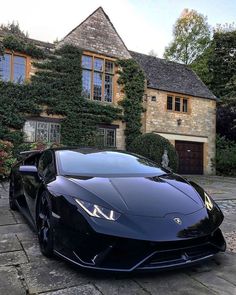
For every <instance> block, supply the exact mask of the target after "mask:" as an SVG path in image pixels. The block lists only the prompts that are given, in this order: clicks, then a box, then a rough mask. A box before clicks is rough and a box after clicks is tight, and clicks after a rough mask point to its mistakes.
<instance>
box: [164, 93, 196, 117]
mask: <svg viewBox="0 0 236 295" xmlns="http://www.w3.org/2000/svg"><path fill="white" fill-rule="evenodd" d="M169 96H171V97H172V98H173V101H172V110H169V109H168V108H167V98H168V97H169ZM175 98H180V111H176V110H175ZM184 99H186V100H187V112H183V100H184ZM166 111H167V112H174V113H178V114H187V115H190V114H191V98H190V97H189V96H188V95H183V94H177V93H167V94H166Z"/></svg>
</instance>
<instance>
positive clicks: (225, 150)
mask: <svg viewBox="0 0 236 295" xmlns="http://www.w3.org/2000/svg"><path fill="white" fill-rule="evenodd" d="M215 164H216V173H217V174H219V175H227V176H236V142H235V141H231V140H228V139H226V138H225V137H220V136H217V139H216V159H215Z"/></svg>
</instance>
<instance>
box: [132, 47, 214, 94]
mask: <svg viewBox="0 0 236 295" xmlns="http://www.w3.org/2000/svg"><path fill="white" fill-rule="evenodd" d="M130 54H131V56H132V57H133V58H134V59H135V60H136V61H137V62H138V63H139V65H140V66H141V68H142V69H143V71H144V73H145V76H146V79H147V87H148V88H154V89H158V90H164V91H169V92H176V93H181V94H185V95H191V96H197V97H202V98H209V99H216V97H215V95H214V94H213V93H212V92H211V91H210V90H209V89H208V88H207V86H206V85H205V84H204V83H203V82H202V81H201V80H200V78H199V77H198V76H197V75H196V74H195V73H194V71H192V70H191V69H190V68H189V67H188V66H186V65H184V64H180V63H176V62H171V61H167V60H165V59H161V58H157V57H154V56H150V55H146V54H142V53H138V52H134V51H130Z"/></svg>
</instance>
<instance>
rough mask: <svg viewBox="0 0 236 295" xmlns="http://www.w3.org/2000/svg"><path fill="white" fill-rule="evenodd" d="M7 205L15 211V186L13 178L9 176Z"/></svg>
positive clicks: (16, 208)
mask: <svg viewBox="0 0 236 295" xmlns="http://www.w3.org/2000/svg"><path fill="white" fill-rule="evenodd" d="M9 207H10V209H11V210H12V211H17V210H18V207H17V205H16V201H15V186H14V178H13V176H11V178H10V186H9Z"/></svg>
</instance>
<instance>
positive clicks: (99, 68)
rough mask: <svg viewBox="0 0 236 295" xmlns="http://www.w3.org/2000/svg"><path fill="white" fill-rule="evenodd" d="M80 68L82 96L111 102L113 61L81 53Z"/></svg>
mask: <svg viewBox="0 0 236 295" xmlns="http://www.w3.org/2000/svg"><path fill="white" fill-rule="evenodd" d="M82 68H83V71H82V86H83V91H82V93H83V96H84V97H85V98H88V99H93V100H97V101H105V102H112V98H113V79H114V69H115V66H114V62H113V61H111V60H107V59H105V58H98V57H95V56H88V55H82Z"/></svg>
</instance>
